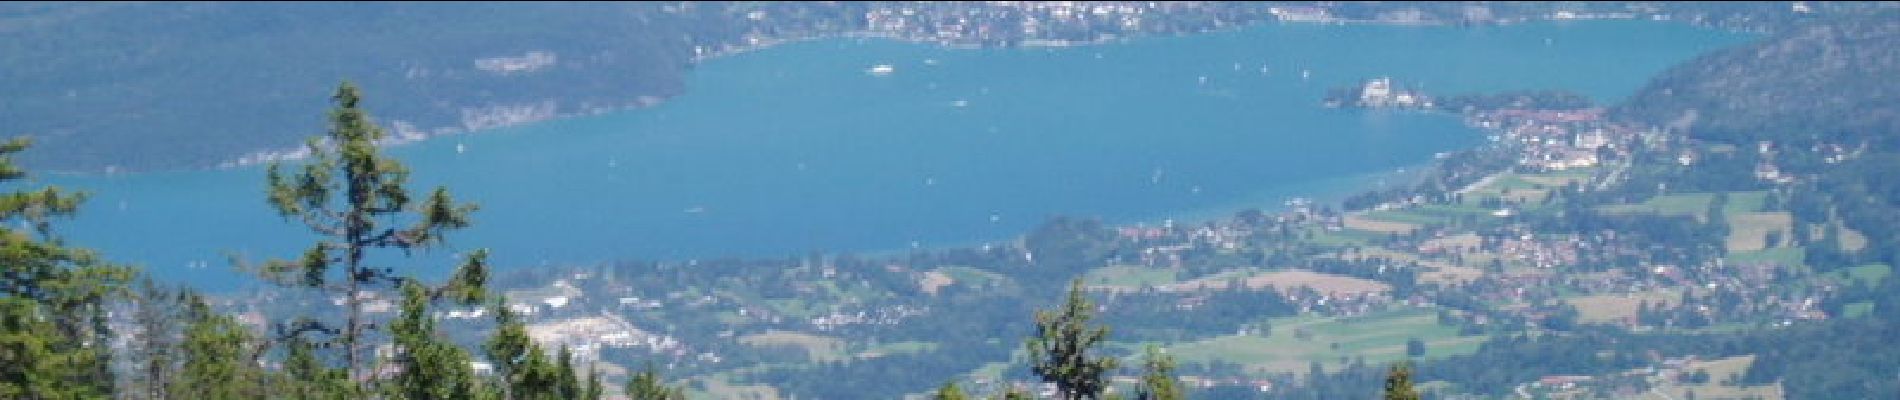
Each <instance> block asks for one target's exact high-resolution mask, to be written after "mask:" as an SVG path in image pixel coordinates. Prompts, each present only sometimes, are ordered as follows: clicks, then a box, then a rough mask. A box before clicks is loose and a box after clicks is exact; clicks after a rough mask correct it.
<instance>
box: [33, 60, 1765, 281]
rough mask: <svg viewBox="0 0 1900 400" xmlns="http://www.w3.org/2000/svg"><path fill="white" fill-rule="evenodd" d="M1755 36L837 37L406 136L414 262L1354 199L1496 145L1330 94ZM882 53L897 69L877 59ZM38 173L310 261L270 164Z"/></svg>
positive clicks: (888, 243) (206, 240) (129, 222)
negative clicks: (610, 109)
mask: <svg viewBox="0 0 1900 400" xmlns="http://www.w3.org/2000/svg"><path fill="white" fill-rule="evenodd" d="M1749 38H1750V37H1749V36H1744V35H1738V34H1728V33H1721V32H1712V31H1704V30H1698V29H1693V28H1689V27H1684V26H1679V25H1669V24H1657V23H1642V22H1599V23H1588V24H1569V25H1564V24H1534V25H1524V26H1512V27H1500V28H1479V29H1466V28H1450V27H1390V26H1318V25H1264V26H1258V27H1252V28H1248V29H1244V30H1236V31H1228V32H1218V33H1211V34H1203V35H1194V36H1185V37H1169V38H1146V39H1138V40H1133V41H1130V42H1127V43H1118V44H1110V45H1099V46H1081V47H1067V48H1029V49H984V50H957V49H945V48H940V47H936V46H933V45H926V44H912V43H902V42H896V41H889V40H876V39H828V40H818V41H810V42H802V43H794V44H788V45H783V46H780V47H775V48H772V49H767V50H763V51H758V52H754V53H748V54H743V55H738V56H733V57H728V58H723V59H717V60H713V61H710V62H707V63H705V64H703V65H701V66H700V67H699V68H698V70H697V71H695V72H694V73H693V74H692V75H691V77H690V81H689V82H688V94H686V95H684V96H681V97H678V98H675V99H672V100H669V101H667V102H665V103H663V104H661V105H659V106H656V107H653V108H648V109H642V110H632V111H625V112H616V113H610V114H604V115H599V116H593V117H585V118H576V119H568V120H561V121H552V122H546V123H538V124H533V125H528V126H521V127H516V128H507V129H499V130H494V131H489V132H483V133H480V134H474V135H462V136H452V137H444V138H439V139H434V140H430V141H426V142H423V143H419V144H412V145H407V146H401V147H398V148H394V149H392V150H391V153H392V154H394V155H395V156H397V157H399V158H400V159H402V160H403V161H404V162H406V163H407V164H408V165H409V166H410V167H411V169H412V170H413V171H414V178H415V180H416V181H417V183H419V184H421V185H435V184H445V185H448V186H450V187H451V189H452V190H453V191H454V192H455V193H456V194H457V195H458V197H460V198H462V199H466V200H471V201H475V202H478V203H480V204H481V205H482V207H483V210H482V211H481V212H479V213H478V214H477V215H476V226H475V227H474V228H471V229H469V230H466V231H462V232H459V233H458V234H456V235H454V236H451V237H450V240H451V242H452V244H453V246H452V247H451V248H447V249H442V250H439V251H434V252H426V253H418V254H416V255H415V257H414V258H412V259H411V260H413V261H421V263H420V264H421V265H425V266H430V267H427V268H424V269H423V270H421V271H422V273H425V274H427V273H435V272H439V269H445V268H447V267H446V265H448V263H447V262H437V261H441V260H446V259H448V258H450V257H451V256H452V255H453V254H454V253H456V252H458V251H464V250H467V249H472V248H476V247H489V248H491V249H493V254H494V256H495V260H496V261H497V262H499V264H501V265H502V266H504V267H533V266H539V265H555V264H574V263H592V262H600V261H605V260H612V259H624V258H643V259H686V258H697V257H713V256H727V255H740V256H768V255H788V254H796V253H804V252H809V251H866V250H883V249H894V248H905V247H909V246H911V245H913V244H916V245H921V246H926V247H936V246H945V245H954V244H968V243H976V242H981V241H988V240H1006V239H1009V238H1012V237H1014V236H1015V235H1017V234H1020V233H1021V232H1023V231H1025V230H1026V229H1027V228H1029V227H1031V226H1033V225H1034V224H1035V223H1038V222H1040V221H1041V220H1042V219H1043V218H1046V217H1048V216H1051V215H1057V214H1067V215H1086V216H1099V217H1102V218H1104V219H1106V220H1108V221H1110V222H1117V223H1132V222H1147V221H1159V220H1161V219H1164V218H1186V217H1202V216H1208V215H1217V214H1222V213H1229V212H1232V211H1234V210H1236V209H1239V208H1244V207H1264V208H1273V207H1277V206H1278V205H1279V204H1280V202H1281V201H1282V200H1284V199H1286V198H1288V197H1293V196H1307V197H1328V196H1337V195H1339V194H1343V193H1347V192H1350V191H1354V190H1359V189H1364V188H1366V187H1367V186H1368V185H1370V184H1372V183H1373V182H1375V181H1377V180H1378V179H1379V178H1380V177H1381V176H1383V174H1386V173H1389V172H1391V171H1393V170H1395V169H1397V168H1403V167H1408V166H1416V165H1419V164H1421V163H1423V162H1425V161H1428V160H1429V159H1430V158H1431V157H1432V155H1433V154H1434V153H1438V152H1443V151H1449V150H1455V149H1460V148H1468V147H1471V146H1475V145H1477V144H1479V143H1481V142H1482V141H1483V139H1482V135H1481V134H1479V133H1478V132H1475V131H1473V130H1471V129H1468V128H1466V127H1463V126H1461V125H1460V122H1459V121H1458V120H1457V119H1456V118H1452V117H1448V116H1444V115H1434V114H1426V113H1413V112H1380V111H1354V110H1335V109H1326V108H1322V107H1320V106H1319V104H1318V100H1319V99H1320V97H1321V96H1322V95H1323V94H1324V91H1325V90H1326V89H1327V88H1329V87H1336V86H1341V85H1347V84H1353V83H1355V82H1357V81H1359V80H1361V79H1364V78H1369V77H1376V76H1391V77H1393V78H1394V79H1395V80H1396V81H1398V82H1401V83H1406V84H1410V85H1414V86H1417V87H1421V88H1423V89H1424V90H1426V91H1430V92H1435V93H1441V94H1447V93H1461V92H1471V91H1491V90H1505V89H1533V88H1555V89H1570V90H1575V91H1579V92H1582V93H1585V94H1588V95H1591V96H1594V97H1597V98H1599V99H1602V100H1606V101H1614V100H1617V99H1619V98H1621V97H1622V96H1625V95H1627V94H1629V93H1631V92H1632V91H1634V90H1635V89H1636V88H1637V87H1639V86H1640V85H1641V84H1642V83H1643V82H1644V81H1645V79H1646V78H1647V77H1648V76H1650V75H1652V74H1654V73H1656V72H1659V71H1661V70H1662V69H1664V68H1666V67H1667V66H1669V65H1671V64H1674V63H1676V62H1680V61H1682V60H1686V59H1688V58H1690V57H1692V56H1694V55H1695V54H1698V53H1700V52H1703V51H1707V50H1710V49H1714V48H1717V47H1721V46H1725V45H1731V44H1737V43H1740V42H1742V41H1744V40H1748V39H1749ZM879 64H888V65H891V66H892V67H893V70H894V72H893V73H891V74H889V75H887V76H875V75H873V74H869V73H867V69H868V68H871V67H872V66H873V65H879ZM1302 71H1305V72H1306V74H1305V75H1306V77H1304V78H1303V77H1302ZM311 95H312V96H322V95H324V94H323V93H312V94H311ZM367 95H368V96H375V95H376V93H375V92H374V88H369V91H368V93H367ZM323 111H324V110H310V113H311V119H310V120H311V121H317V120H318V118H319V117H318V116H319V115H321V113H322V112H323ZM372 111H373V110H372ZM288 123H290V122H287V124H288ZM308 129H309V130H310V131H313V132H314V131H317V130H318V129H320V127H318V126H315V125H312V126H310V127H309V128H308ZM458 149H459V151H458ZM43 181H50V182H52V183H57V184H61V185H64V186H70V187H78V188H82V189H85V190H87V191H90V192H92V193H93V198H92V200H91V201H90V202H89V203H88V205H87V207H86V208H85V210H84V211H83V215H82V216H81V217H80V218H79V219H77V220H74V221H71V222H70V223H67V224H65V225H62V226H63V228H62V231H63V232H65V233H66V237H67V238H68V239H69V240H70V241H72V242H73V243H74V244H79V245H83V246H87V247H92V248H96V249H99V250H101V251H102V252H103V253H104V254H105V255H106V256H107V257H108V258H109V259H113V260H119V261H124V262H129V263H134V264H139V265H144V266H145V267H147V268H148V269H149V270H152V271H154V272H156V273H157V275H158V276H161V277H163V278H166V279H169V280H175V281H188V282H193V283H196V284H199V285H203V286H207V287H226V286H228V285H230V284H232V283H233V282H243V281H247V279H234V278H232V277H233V274H231V273H230V272H229V267H228V265H227V264H226V263H225V262H224V260H225V254H238V255H240V256H243V257H246V258H250V259H261V258H263V257H266V256H289V255H293V254H296V252H297V251H298V250H299V249H301V248H302V247H304V246H307V245H308V243H309V241H310V240H311V239H312V237H311V236H309V235H307V234H306V233H304V231H301V230H299V229H298V227H297V226H296V225H294V224H292V223H289V222H288V221H283V220H281V219H279V218H277V217H276V216H275V215H274V214H273V213H272V212H271V211H269V209H268V208H267V207H266V206H265V204H264V200H263V192H264V185H263V183H264V179H263V171H262V168H242V169H233V170H222V171H192V172H153V173H138V174H122V175H117V176H84V177H53V178H44V180H43ZM422 188H423V186H418V190H421V189H422ZM413 261H405V262H413Z"/></svg>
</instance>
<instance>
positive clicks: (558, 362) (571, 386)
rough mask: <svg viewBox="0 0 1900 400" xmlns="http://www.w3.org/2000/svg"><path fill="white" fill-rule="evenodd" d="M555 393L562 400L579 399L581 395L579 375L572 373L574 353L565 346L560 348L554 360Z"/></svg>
mask: <svg viewBox="0 0 1900 400" xmlns="http://www.w3.org/2000/svg"><path fill="white" fill-rule="evenodd" d="M554 381H555V382H557V383H556V386H555V391H554V392H555V393H556V395H557V396H559V397H560V398H563V399H574V398H579V397H580V395H581V380H580V375H579V374H577V373H575V372H574V352H572V351H569V350H568V349H567V346H561V352H560V355H559V356H556V357H555V358H554Z"/></svg>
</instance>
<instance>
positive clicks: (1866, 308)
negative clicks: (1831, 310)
mask: <svg viewBox="0 0 1900 400" xmlns="http://www.w3.org/2000/svg"><path fill="white" fill-rule="evenodd" d="M1872 312H1874V302H1871V301H1863V302H1859V303H1853V304H1848V305H1844V306H1841V316H1843V317H1847V318H1860V317H1864V316H1867V314H1868V313H1872Z"/></svg>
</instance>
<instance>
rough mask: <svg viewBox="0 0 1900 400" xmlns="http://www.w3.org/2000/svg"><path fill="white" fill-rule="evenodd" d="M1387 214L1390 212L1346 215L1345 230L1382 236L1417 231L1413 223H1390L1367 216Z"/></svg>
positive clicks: (1416, 225)
mask: <svg viewBox="0 0 1900 400" xmlns="http://www.w3.org/2000/svg"><path fill="white" fill-rule="evenodd" d="M1387 212H1390V211H1375V212H1369V213H1367V214H1354V215H1347V216H1346V220H1345V225H1346V229H1352V230H1359V231H1366V232H1375V233H1382V234H1383V233H1400V234H1403V233H1409V232H1411V231H1412V230H1415V229H1418V224H1415V223H1408V222H1398V221H1391V220H1385V219H1380V218H1375V217H1372V216H1369V214H1372V213H1387Z"/></svg>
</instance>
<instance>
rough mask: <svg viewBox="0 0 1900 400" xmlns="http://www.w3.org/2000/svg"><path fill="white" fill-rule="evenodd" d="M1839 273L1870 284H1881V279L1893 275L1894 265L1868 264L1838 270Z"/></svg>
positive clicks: (1842, 276) (1846, 277) (1841, 275)
mask: <svg viewBox="0 0 1900 400" xmlns="http://www.w3.org/2000/svg"><path fill="white" fill-rule="evenodd" d="M1838 274H1839V275H1840V277H1841V278H1845V279H1848V280H1853V281H1859V282H1861V283H1865V284H1868V285H1876V284H1879V283H1880V281H1883V280H1886V279H1887V277H1889V276H1893V267H1889V266H1887V264H1867V265H1862V266H1858V267H1852V268H1847V269H1843V270H1841V271H1840V272H1838Z"/></svg>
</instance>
